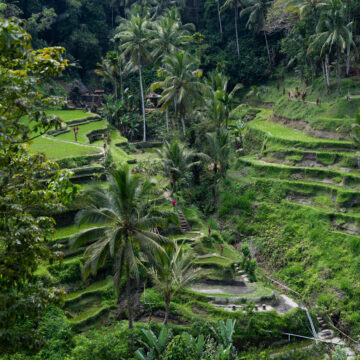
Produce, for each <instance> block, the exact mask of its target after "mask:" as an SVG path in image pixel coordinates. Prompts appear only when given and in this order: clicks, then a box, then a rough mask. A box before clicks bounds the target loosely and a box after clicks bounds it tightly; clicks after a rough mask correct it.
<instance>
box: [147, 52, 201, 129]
mask: <svg viewBox="0 0 360 360" xmlns="http://www.w3.org/2000/svg"><path fill="white" fill-rule="evenodd" d="M159 75H160V76H162V77H164V78H165V79H164V80H163V81H159V82H156V83H154V84H153V85H152V86H151V88H152V89H153V90H155V89H159V88H161V89H163V92H162V99H161V100H160V102H159V104H162V107H163V109H166V108H168V107H169V106H171V105H172V104H173V103H175V105H176V116H177V114H178V112H179V113H180V120H181V124H182V128H183V134H184V135H185V134H186V127H185V114H186V113H187V112H188V111H189V110H190V109H191V108H192V107H193V105H194V104H196V103H199V102H200V103H201V102H203V96H202V95H203V92H204V85H203V84H202V83H201V82H200V80H199V79H200V77H201V76H202V71H201V70H200V69H198V68H197V62H196V61H195V60H194V59H193V58H191V57H190V56H189V55H188V54H187V53H186V52H184V51H175V52H174V53H173V54H172V55H170V56H167V57H166V58H165V59H164V63H163V66H162V67H161V69H160V70H159Z"/></svg>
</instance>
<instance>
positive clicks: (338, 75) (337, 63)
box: [336, 47, 342, 96]
mask: <svg viewBox="0 0 360 360" xmlns="http://www.w3.org/2000/svg"><path fill="white" fill-rule="evenodd" d="M336 78H337V83H338V90H339V96H342V91H341V67H340V49H339V47H338V48H337V54H336Z"/></svg>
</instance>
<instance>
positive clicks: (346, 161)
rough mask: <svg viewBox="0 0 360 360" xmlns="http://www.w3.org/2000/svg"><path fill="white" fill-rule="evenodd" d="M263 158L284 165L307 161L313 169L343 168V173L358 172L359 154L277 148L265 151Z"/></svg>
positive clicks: (359, 169) (359, 170)
mask: <svg viewBox="0 0 360 360" xmlns="http://www.w3.org/2000/svg"><path fill="white" fill-rule="evenodd" d="M263 156H264V157H266V158H267V159H272V161H273V162H276V161H278V162H281V163H284V162H287V164H286V165H298V164H299V163H300V164H301V163H303V162H304V161H309V162H310V164H311V163H312V164H314V165H311V166H314V167H328V168H329V167H330V168H331V167H332V168H333V169H334V170H336V167H339V168H343V169H344V172H349V171H353V172H360V168H359V156H360V153H359V152H356V153H351V152H347V153H346V152H331V151H319V150H312V151H310V150H302V149H286V148H279V149H274V150H271V149H269V150H266V151H264V152H263ZM269 161H271V160H269Z"/></svg>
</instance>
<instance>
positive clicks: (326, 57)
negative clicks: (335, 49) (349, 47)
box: [325, 55, 330, 87]
mask: <svg viewBox="0 0 360 360" xmlns="http://www.w3.org/2000/svg"><path fill="white" fill-rule="evenodd" d="M325 77H326V85H327V87H330V80H329V55H325Z"/></svg>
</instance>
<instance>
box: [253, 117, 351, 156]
mask: <svg viewBox="0 0 360 360" xmlns="http://www.w3.org/2000/svg"><path fill="white" fill-rule="evenodd" d="M261 115H262V116H261V117H260V118H258V117H257V118H256V119H255V120H253V121H250V122H249V123H247V125H246V129H247V131H248V132H250V133H252V134H253V135H254V136H257V137H258V138H261V139H263V140H267V146H271V145H285V146H289V147H294V148H305V149H327V150H330V149H332V150H345V151H346V150H347V151H349V150H353V144H352V143H351V142H350V141H340V140H327V139H320V138H315V137H311V136H307V135H305V134H304V133H303V132H301V131H298V130H293V129H291V128H288V127H286V126H284V125H281V124H278V123H275V122H271V121H269V120H267V116H268V115H267V114H265V115H264V113H263V112H261Z"/></svg>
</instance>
